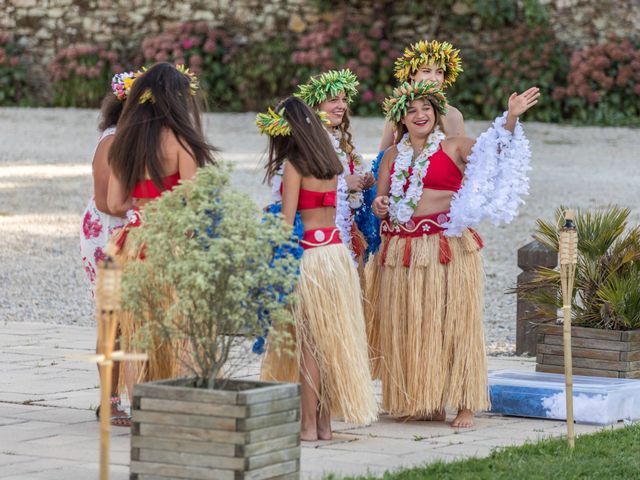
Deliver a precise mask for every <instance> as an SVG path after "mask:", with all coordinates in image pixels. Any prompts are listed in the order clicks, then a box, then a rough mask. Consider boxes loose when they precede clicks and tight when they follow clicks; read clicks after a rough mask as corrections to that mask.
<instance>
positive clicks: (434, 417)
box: [396, 410, 447, 422]
mask: <svg viewBox="0 0 640 480" xmlns="http://www.w3.org/2000/svg"><path fill="white" fill-rule="evenodd" d="M446 419H447V412H445V411H444V410H442V411H440V412H434V413H432V414H430V415H406V416H404V417H397V418H396V422H444V421H445V420H446Z"/></svg>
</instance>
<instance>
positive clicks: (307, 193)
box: [280, 185, 337, 210]
mask: <svg viewBox="0 0 640 480" xmlns="http://www.w3.org/2000/svg"><path fill="white" fill-rule="evenodd" d="M282 189H283V185H280V194H281V195H282ZM336 204H337V203H336V191H335V190H330V191H328V192H316V191H313V190H305V189H304V188H301V189H300V194H299V195H298V208H297V209H296V210H311V209H312V208H322V207H335V206H336Z"/></svg>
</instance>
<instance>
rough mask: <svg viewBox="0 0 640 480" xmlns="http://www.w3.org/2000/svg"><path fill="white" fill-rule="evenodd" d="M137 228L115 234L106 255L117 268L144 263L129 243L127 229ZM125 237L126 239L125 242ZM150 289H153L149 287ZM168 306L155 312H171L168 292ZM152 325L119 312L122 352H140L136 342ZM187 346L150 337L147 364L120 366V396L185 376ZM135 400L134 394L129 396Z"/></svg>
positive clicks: (120, 364) (142, 362) (119, 230)
mask: <svg viewBox="0 0 640 480" xmlns="http://www.w3.org/2000/svg"><path fill="white" fill-rule="evenodd" d="M128 228H135V227H132V226H128V225H125V226H124V227H123V228H121V229H118V230H116V231H115V232H114V234H113V236H112V237H111V239H110V240H109V243H108V244H107V253H108V254H109V255H110V256H112V257H113V258H114V260H115V262H116V264H117V265H118V266H119V267H120V268H122V269H124V268H125V266H126V265H127V264H128V263H129V262H133V261H142V262H144V260H141V259H140V256H141V255H140V250H136V249H134V248H133V247H132V246H131V242H127V238H126V237H127V235H128V233H127V229H128ZM123 236H124V238H123ZM116 245H118V246H116ZM147 287H148V288H150V289H151V288H154V286H153V285H148V286H147ZM164 298H165V302H166V304H164V305H156V306H154V307H155V308H160V309H168V308H169V307H170V306H171V304H172V302H173V294H172V292H171V291H167V292H166V295H165V296H164ZM149 321H151V320H150V318H149V314H147V315H144V316H143V317H139V316H135V315H132V314H131V313H129V312H127V311H126V310H125V309H122V310H121V312H120V318H119V330H120V349H121V350H122V351H124V352H127V353H131V352H140V348H137V347H136V339H137V338H138V337H139V335H140V330H141V328H142V327H144V326H145V325H146V323H147V322H149ZM185 348H186V343H185V342H183V341H180V342H163V341H161V340H160V339H158V338H155V337H153V336H152V337H151V338H150V339H149V346H148V347H147V348H146V349H145V350H144V353H146V354H147V356H148V358H147V360H146V361H126V362H119V369H120V376H119V382H118V392H119V393H120V394H123V393H125V392H126V391H127V385H132V384H135V383H140V382H150V381H154V380H163V379H167V378H175V377H179V376H181V375H184V374H185V373H186V370H185V368H184V365H183V362H182V361H181V358H183V357H185V352H184V350H185ZM127 393H128V395H129V397H130V398H132V396H133V392H127Z"/></svg>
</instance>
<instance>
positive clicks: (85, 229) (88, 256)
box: [80, 197, 126, 296]
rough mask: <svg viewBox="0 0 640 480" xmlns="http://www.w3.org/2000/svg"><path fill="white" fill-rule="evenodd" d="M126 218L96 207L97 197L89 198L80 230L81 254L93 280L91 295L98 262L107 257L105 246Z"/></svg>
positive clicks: (91, 280)
mask: <svg viewBox="0 0 640 480" xmlns="http://www.w3.org/2000/svg"><path fill="white" fill-rule="evenodd" d="M125 222H126V219H125V218H120V217H114V216H112V215H109V214H107V213H103V212H101V211H100V210H98V207H96V202H95V198H93V197H92V198H91V200H89V204H88V205H87V208H86V209H85V211H84V214H83V215H82V230H81V232H80V255H81V256H82V264H83V265H84V270H85V272H87V276H88V277H89V281H90V282H91V295H92V296H93V289H94V287H95V283H96V264H97V263H98V260H101V259H103V258H104V257H105V253H104V248H105V246H106V245H107V240H109V238H110V237H111V235H112V234H113V231H114V230H116V229H118V228H120V227H122V226H123V225H124V224H125Z"/></svg>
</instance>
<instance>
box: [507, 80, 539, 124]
mask: <svg viewBox="0 0 640 480" xmlns="http://www.w3.org/2000/svg"><path fill="white" fill-rule="evenodd" d="M539 98H540V89H539V88H538V87H531V88H530V89H528V90H527V91H526V92H524V93H521V94H520V95H518V94H517V93H516V92H513V93H512V94H511V96H510V97H509V115H511V116H513V117H519V116H520V115H522V114H523V113H524V112H526V111H527V110H529V109H530V108H531V107H533V106H534V105H535V104H536V103H538V99H539Z"/></svg>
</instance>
